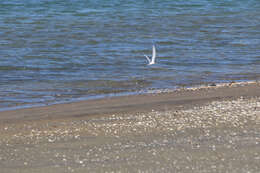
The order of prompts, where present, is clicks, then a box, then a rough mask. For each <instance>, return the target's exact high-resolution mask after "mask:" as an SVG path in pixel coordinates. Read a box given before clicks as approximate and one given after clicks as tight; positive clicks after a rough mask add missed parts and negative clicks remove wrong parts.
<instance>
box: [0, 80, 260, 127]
mask: <svg viewBox="0 0 260 173" xmlns="http://www.w3.org/2000/svg"><path fill="white" fill-rule="evenodd" d="M258 90H260V82H254V81H250V82H233V83H220V84H214V85H213V86H209V85H201V86H199V87H189V88H182V89H176V90H153V91H151V92H147V93H144V94H138V95H126V96H116V97H105V98H98V99H90V100H83V101H78V102H70V103H61V104H53V105H47V106H36V107H29V108H21V109H14V110H6V111H0V123H5V122H15V121H27V120H37V119H39V120H41V119H60V118H73V117H74V118H76V117H85V116H90V117H91V116H99V115H107V114H118V113H119V114H126V113H137V112H147V111H152V110H158V111H161V110H165V109H178V107H186V106H187V107H189V106H188V105H190V104H193V103H196V102H197V104H202V103H206V102H209V101H212V100H218V99H229V98H238V97H240V96H245V97H254V96H260V92H257V91H258Z"/></svg>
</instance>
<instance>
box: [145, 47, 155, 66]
mask: <svg viewBox="0 0 260 173" xmlns="http://www.w3.org/2000/svg"><path fill="white" fill-rule="evenodd" d="M144 56H145V57H146V59H147V60H148V62H149V63H148V65H152V64H155V58H156V50H155V46H154V45H153V55H152V58H151V59H150V58H149V57H148V56H147V55H144Z"/></svg>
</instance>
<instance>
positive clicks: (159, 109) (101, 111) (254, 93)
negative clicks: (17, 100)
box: [0, 82, 260, 173]
mask: <svg viewBox="0 0 260 173" xmlns="http://www.w3.org/2000/svg"><path fill="white" fill-rule="evenodd" d="M259 163H260V83H258V82H244V83H229V84H221V85H217V86H205V87H197V88H189V89H187V88H186V89H178V90H176V91H171V92H170V91H169V92H167V91H164V92H153V93H149V94H143V95H133V96H121V97H111V98H103V99H96V100H87V101H81V102H75V103H67V104H57V105H50V106H43V107H34V108H26V109H18V110H11V111H2V112H0V170H1V171H0V172H1V173H2V172H3V173H18V172H19V173H25V172H26V173H27V172H49V173H52V172H53V173H54V172H55V173H57V172H229V173H230V172H234V173H235V172H259V171H260V164H259ZM46 170H47V171H46Z"/></svg>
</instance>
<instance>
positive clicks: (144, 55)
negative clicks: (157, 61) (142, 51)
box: [144, 55, 151, 63]
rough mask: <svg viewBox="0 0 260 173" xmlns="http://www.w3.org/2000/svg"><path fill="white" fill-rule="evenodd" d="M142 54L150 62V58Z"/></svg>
mask: <svg viewBox="0 0 260 173" xmlns="http://www.w3.org/2000/svg"><path fill="white" fill-rule="evenodd" d="M144 56H145V57H146V59H147V61H148V62H149V63H150V62H151V60H150V59H149V57H148V56H147V55H144Z"/></svg>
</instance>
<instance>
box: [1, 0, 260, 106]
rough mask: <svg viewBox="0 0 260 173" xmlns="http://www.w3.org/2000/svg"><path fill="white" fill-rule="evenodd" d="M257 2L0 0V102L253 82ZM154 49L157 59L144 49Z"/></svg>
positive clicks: (258, 70)
mask: <svg viewBox="0 0 260 173" xmlns="http://www.w3.org/2000/svg"><path fill="white" fill-rule="evenodd" d="M259 8H260V2H259V1H258V0H249V1H243V0H229V1H226V0H221V1H210V0H189V1H159V0H155V1H149V0H144V1H137V2H136V1H131V0H126V1H118V0H106V1H105V0H99V1H94V0H92V1H87V2H86V1H83V0H73V1H72V0H66V1H65V0H26V1H25V0H22V1H21V0H2V1H1V2H0V9H1V10H0V38H1V39H0V109H5V108H7V107H17V106H32V105H34V104H47V103H48V104H51V103H57V102H67V101H72V100H75V99H87V98H92V97H101V96H104V95H114V94H129V93H136V92H144V91H146V90H149V89H164V88H176V87H180V86H190V85H194V84H196V85H197V84H201V83H208V82H229V81H241V80H242V81H246V80H257V79H260V10H259ZM153 44H155V45H156V47H157V52H158V58H157V64H155V65H154V66H147V65H146V64H147V62H146V59H145V57H144V56H143V55H144V54H147V55H151V50H152V45H153Z"/></svg>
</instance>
